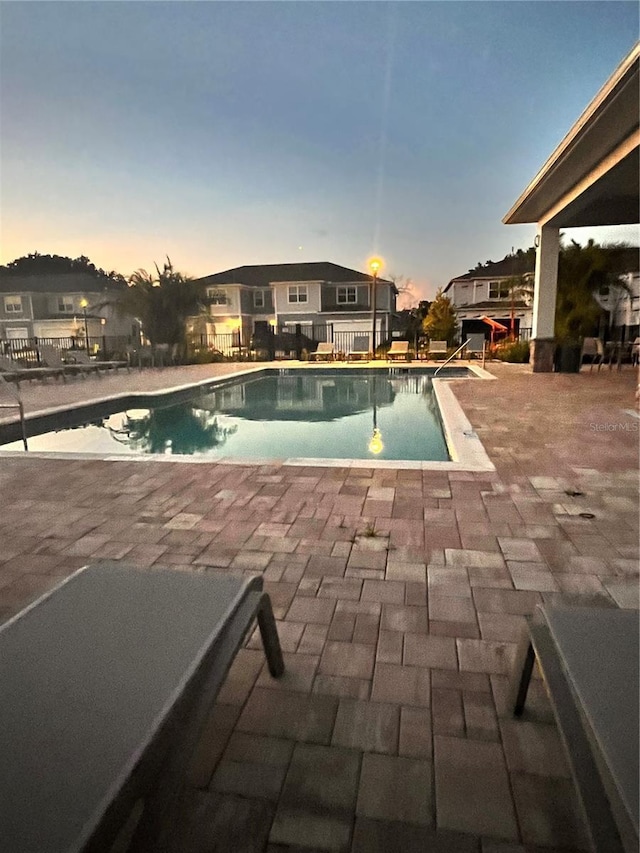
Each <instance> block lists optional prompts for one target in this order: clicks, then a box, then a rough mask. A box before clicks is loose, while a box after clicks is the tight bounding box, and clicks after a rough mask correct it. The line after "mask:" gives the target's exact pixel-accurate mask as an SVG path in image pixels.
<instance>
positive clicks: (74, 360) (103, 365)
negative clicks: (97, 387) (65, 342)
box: [65, 350, 131, 375]
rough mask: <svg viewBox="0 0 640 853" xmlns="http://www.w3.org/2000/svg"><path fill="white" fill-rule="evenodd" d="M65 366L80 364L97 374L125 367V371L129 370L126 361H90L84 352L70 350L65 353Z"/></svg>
mask: <svg viewBox="0 0 640 853" xmlns="http://www.w3.org/2000/svg"><path fill="white" fill-rule="evenodd" d="M65 364H67V365H68V364H80V365H85V366H86V367H90V368H92V369H94V370H95V371H96V373H98V375H99V372H100V371H101V370H116V371H117V370H119V369H120V368H121V367H126V369H127V371H128V372H129V371H130V370H131V368H130V366H129V362H128V361H91V359H90V358H89V356H88V355H87V353H86V352H85V351H84V350H71V351H69V352H67V355H66V360H65Z"/></svg>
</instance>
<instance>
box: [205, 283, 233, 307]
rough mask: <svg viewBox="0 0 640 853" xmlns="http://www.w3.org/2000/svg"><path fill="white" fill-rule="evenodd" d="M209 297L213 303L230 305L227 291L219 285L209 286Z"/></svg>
mask: <svg viewBox="0 0 640 853" xmlns="http://www.w3.org/2000/svg"><path fill="white" fill-rule="evenodd" d="M207 298H208V299H210V300H211V304H212V305H229V299H228V298H227V291H226V290H221V289H220V288H218V287H208V288H207Z"/></svg>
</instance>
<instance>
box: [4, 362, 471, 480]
mask: <svg viewBox="0 0 640 853" xmlns="http://www.w3.org/2000/svg"><path fill="white" fill-rule="evenodd" d="M432 373H433V371H432V370H428V369H422V370H415V369H414V370H407V369H406V368H388V369H380V368H375V369H367V368H351V369H349V370H344V369H343V370H340V369H336V368H329V367H327V368H316V367H313V368H310V367H307V368H306V369H304V370H300V369H297V370H296V369H295V368H293V369H291V368H283V369H273V368H270V369H265V370H264V371H260V372H259V373H252V374H247V375H245V376H242V377H239V378H235V379H225V380H219V381H217V382H215V383H209V384H203V385H199V386H191V387H183V388H181V389H180V390H179V391H178V392H176V393H171V394H168V393H165V394H161V395H158V394H139V395H128V396H127V397H126V398H123V399H120V400H116V401H111V402H108V403H106V402H105V403H102V404H99V405H98V404H96V405H89V406H84V407H80V408H75V409H73V410H68V411H65V412H62V413H56V414H55V415H52V416H47V417H45V418H41V419H38V420H37V421H30V422H29V429H28V432H29V451H30V452H35V453H39V452H46V453H56V454H64V455H66V454H90V455H95V454H97V455H100V456H106V457H113V456H118V457H120V456H126V457H137V458H140V457H144V458H154V457H155V458H167V457H170V458H174V459H179V458H181V457H182V458H184V457H193V458H194V461H196V460H203V461H204V460H212V461H213V460H223V459H224V460H232V461H233V460H241V461H243V460H247V461H253V460H276V459H277V460H289V461H293V460H305V459H306V460H310V459H313V460H362V461H365V462H366V461H367V460H369V461H371V462H378V461H380V460H381V461H382V462H383V463H384V461H385V460H386V461H387V462H393V461H405V462H407V463H410V462H414V463H421V462H425V461H431V462H440V463H447V462H449V461H451V459H452V454H451V453H450V444H451V442H448V441H447V438H448V436H447V438H445V430H444V429H443V423H442V419H441V412H440V407H439V405H438V401H437V399H436V395H435V394H434V384H433V383H432ZM469 375H470V374H469V372H468V371H467V370H466V369H464V368H463V369H460V368H458V369H457V370H455V372H451V373H450V374H449V376H455V377H463V376H464V377H466V376H469ZM439 384H444V385H447V383H446V382H444V383H439ZM451 396H452V395H451ZM0 440H4V441H5V443H4V444H2V445H0V451H10V452H24V449H23V446H22V442H20V441H12V442H8V443H7V442H6V437H5V438H4V439H0Z"/></svg>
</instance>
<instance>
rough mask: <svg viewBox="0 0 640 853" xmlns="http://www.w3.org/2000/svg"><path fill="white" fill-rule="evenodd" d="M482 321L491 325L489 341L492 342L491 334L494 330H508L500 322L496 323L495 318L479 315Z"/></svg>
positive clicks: (492, 334) (493, 333)
mask: <svg viewBox="0 0 640 853" xmlns="http://www.w3.org/2000/svg"><path fill="white" fill-rule="evenodd" d="M480 319H481V320H482V322H483V323H486V324H487V326H490V327H491V343H493V336H494V335H495V333H496V332H508V331H509V329H507V327H506V326H503V325H502V323H498V321H497V320H492V319H491V317H480Z"/></svg>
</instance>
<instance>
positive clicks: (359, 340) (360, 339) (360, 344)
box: [347, 335, 371, 361]
mask: <svg viewBox="0 0 640 853" xmlns="http://www.w3.org/2000/svg"><path fill="white" fill-rule="evenodd" d="M370 357H371V349H370V347H369V336H368V335H354V337H353V346H352V347H351V349H350V350H349V354H348V356H347V361H353V360H354V359H367V358H370Z"/></svg>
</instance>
